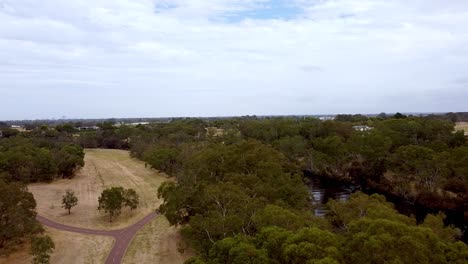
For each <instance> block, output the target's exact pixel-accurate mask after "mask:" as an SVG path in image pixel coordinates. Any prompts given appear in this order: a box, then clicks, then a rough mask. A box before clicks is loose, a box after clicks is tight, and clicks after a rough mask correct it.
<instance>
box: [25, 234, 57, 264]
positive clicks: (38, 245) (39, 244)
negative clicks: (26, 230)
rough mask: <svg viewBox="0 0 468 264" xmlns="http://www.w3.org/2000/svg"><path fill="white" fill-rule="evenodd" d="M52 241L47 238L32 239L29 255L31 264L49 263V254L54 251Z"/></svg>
mask: <svg viewBox="0 0 468 264" xmlns="http://www.w3.org/2000/svg"><path fill="white" fill-rule="evenodd" d="M54 248H55V244H54V241H52V239H51V238H50V237H49V236H41V237H33V238H32V241H31V255H33V260H32V263H33V264H48V263H50V254H51V253H52V252H53V251H54Z"/></svg>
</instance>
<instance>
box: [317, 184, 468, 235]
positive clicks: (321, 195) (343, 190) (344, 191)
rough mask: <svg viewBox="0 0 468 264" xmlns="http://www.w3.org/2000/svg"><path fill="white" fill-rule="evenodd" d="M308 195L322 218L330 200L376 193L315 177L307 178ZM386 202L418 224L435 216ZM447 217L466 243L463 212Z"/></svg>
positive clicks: (411, 206) (415, 207)
mask: <svg viewBox="0 0 468 264" xmlns="http://www.w3.org/2000/svg"><path fill="white" fill-rule="evenodd" d="M308 179H309V184H308V185H309V194H310V196H311V198H312V203H313V205H314V208H315V209H314V212H315V215H317V216H324V215H325V214H326V213H327V209H326V206H325V204H326V203H327V202H328V201H329V200H330V199H334V200H340V201H346V200H348V199H349V196H350V195H351V194H352V193H354V192H357V191H363V192H364V193H367V194H373V193H376V192H375V191H372V190H361V189H360V188H359V186H357V185H352V184H346V183H342V182H337V181H333V180H326V179H323V178H319V177H316V176H309V177H308ZM386 199H387V201H389V202H392V203H393V204H394V206H395V209H396V210H397V211H398V212H399V213H401V214H404V215H407V216H414V217H416V220H417V221H418V223H420V222H422V221H424V218H425V217H426V216H427V214H437V213H438V212H437V211H436V210H432V209H429V208H426V207H422V206H418V205H415V204H411V203H409V202H406V201H403V200H401V199H398V198H396V197H389V196H386ZM444 213H445V214H446V215H447V218H446V221H445V224H447V225H453V226H456V227H458V228H459V229H461V230H462V232H463V236H462V240H463V241H464V242H465V243H466V242H467V239H468V237H467V235H466V230H467V223H466V222H465V221H464V217H463V212H444Z"/></svg>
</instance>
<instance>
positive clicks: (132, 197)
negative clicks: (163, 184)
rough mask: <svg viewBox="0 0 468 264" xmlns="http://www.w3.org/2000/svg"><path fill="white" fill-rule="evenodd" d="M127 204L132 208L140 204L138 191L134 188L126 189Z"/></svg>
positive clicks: (125, 198)
mask: <svg viewBox="0 0 468 264" xmlns="http://www.w3.org/2000/svg"><path fill="white" fill-rule="evenodd" d="M124 200H125V206H128V207H129V208H130V210H135V209H137V208H138V205H139V204H140V198H139V195H138V193H137V192H136V191H135V190H134V189H131V188H130V189H126V190H125V191H124Z"/></svg>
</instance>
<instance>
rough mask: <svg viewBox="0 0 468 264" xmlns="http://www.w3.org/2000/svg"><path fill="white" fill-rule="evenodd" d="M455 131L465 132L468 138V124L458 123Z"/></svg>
mask: <svg viewBox="0 0 468 264" xmlns="http://www.w3.org/2000/svg"><path fill="white" fill-rule="evenodd" d="M455 130H465V135H466V136H468V122H458V123H457V125H456V126H455Z"/></svg>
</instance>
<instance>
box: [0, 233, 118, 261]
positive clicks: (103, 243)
mask: <svg viewBox="0 0 468 264" xmlns="http://www.w3.org/2000/svg"><path fill="white" fill-rule="evenodd" d="M45 230H46V234H47V235H49V236H50V237H51V238H52V239H53V240H54V243H55V250H54V252H53V253H52V254H51V258H50V263H51V264H61V263H83V264H100V263H104V262H105V261H106V258H107V255H108V254H109V252H110V250H111V248H112V245H113V244H114V239H113V238H111V237H107V236H92V235H84V234H77V233H69V232H66V231H61V230H57V229H53V228H48V227H45ZM29 251H30V245H29V243H27V244H25V245H23V247H22V248H21V249H19V250H18V251H16V252H15V253H13V254H11V255H9V256H7V257H0V264H10V263H15V264H30V263H31V260H32V256H31V255H30V254H29ZM70 260H73V262H70Z"/></svg>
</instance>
